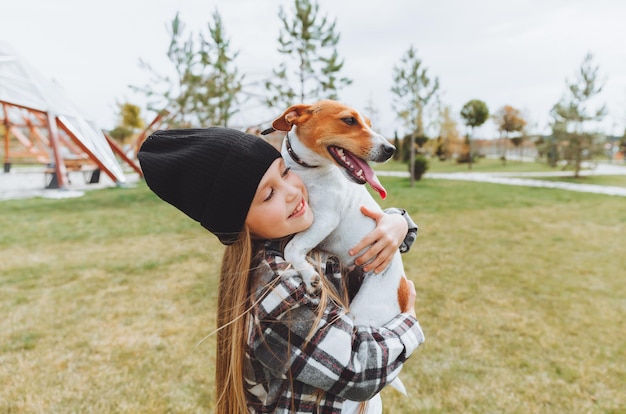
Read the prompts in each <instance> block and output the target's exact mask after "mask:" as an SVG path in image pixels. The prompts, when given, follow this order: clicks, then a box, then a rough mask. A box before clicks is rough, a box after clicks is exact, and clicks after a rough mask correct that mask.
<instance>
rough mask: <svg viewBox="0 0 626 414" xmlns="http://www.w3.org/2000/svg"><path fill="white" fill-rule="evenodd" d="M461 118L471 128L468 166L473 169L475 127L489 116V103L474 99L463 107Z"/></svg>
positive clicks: (468, 139)
mask: <svg viewBox="0 0 626 414" xmlns="http://www.w3.org/2000/svg"><path fill="white" fill-rule="evenodd" d="M461 118H463V119H464V120H465V125H466V126H468V127H470V128H471V133H468V134H467V145H468V151H469V153H468V168H469V169H470V170H471V169H472V161H473V157H474V154H472V138H473V136H474V128H476V127H479V126H481V125H482V124H484V123H485V121H486V120H487V118H489V108H487V104H486V103H484V102H483V101H481V100H479V99H472V100H471V101H469V102H467V103H466V104H465V105H463V108H462V109H461Z"/></svg>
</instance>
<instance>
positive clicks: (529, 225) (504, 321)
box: [0, 177, 626, 413]
mask: <svg viewBox="0 0 626 414" xmlns="http://www.w3.org/2000/svg"><path fill="white" fill-rule="evenodd" d="M382 181H383V184H384V185H385V187H386V188H387V190H388V192H389V194H390V196H389V197H388V199H387V200H385V202H384V205H385V206H390V205H394V206H400V207H404V208H407V209H408V210H409V212H410V214H411V216H412V217H413V218H414V220H415V221H416V222H417V223H418V224H419V225H420V235H419V237H418V239H417V241H416V243H415V245H414V247H413V249H412V251H411V252H409V253H408V254H406V255H404V259H405V266H406V272H407V275H408V276H409V277H410V278H411V279H412V280H414V281H415V283H416V286H417V289H418V299H417V313H418V318H419V319H420V322H421V324H422V327H423V329H424V332H425V334H426V343H425V344H424V345H423V346H422V347H421V348H420V349H419V350H418V351H417V352H416V354H415V355H414V356H413V357H412V358H411V359H410V360H409V361H408V362H407V364H406V366H405V368H404V370H403V371H402V379H403V381H404V383H405V385H406V386H407V388H408V390H409V393H410V398H404V397H401V396H400V395H399V394H397V393H396V392H395V391H393V390H384V392H383V402H384V405H385V407H386V408H385V412H386V413H416V412H420V413H458V412H464V413H465V412H469V413H563V412H572V413H618V412H626V408H625V407H626V395H625V394H624V384H625V383H626V330H625V329H623V327H624V324H625V323H626V299H625V298H626V283H625V282H626V272H625V271H624V235H625V234H626V208H624V202H625V200H624V199H623V198H622V197H610V196H601V195H593V194H586V193H575V192H567V191H560V190H552V189H543V188H525V187H512V186H511V187H509V186H503V185H494V184H483V183H468V182H454V181H447V180H441V181H437V180H431V179H424V180H422V181H419V182H417V183H416V186H415V188H410V187H409V183H408V180H407V179H398V178H388V177H382ZM0 228H1V229H2V230H1V231H0V314H2V315H3V318H1V319H0V384H1V385H0V413H166V412H167V413H194V412H196V413H206V412H212V408H213V402H214V396H213V384H214V381H213V375H214V358H215V338H214V337H210V338H208V339H207V340H206V341H204V342H201V341H202V339H203V338H204V337H205V336H206V335H207V334H208V333H209V332H211V331H212V330H213V329H214V328H215V317H214V315H215V306H216V295H217V292H216V287H217V279H218V276H217V275H218V270H219V262H220V259H221V253H222V246H221V245H220V244H219V243H218V242H217V241H216V240H215V238H214V237H213V236H211V235H210V234H209V233H207V232H206V231H203V230H202V228H201V227H200V226H199V225H197V224H196V223H194V222H193V221H192V220H190V219H188V218H187V217H185V216H184V215H183V214H181V213H179V212H178V211H177V210H175V209H174V208H173V207H171V206H169V205H167V204H166V203H164V202H162V201H160V200H159V199H157V198H156V196H154V195H153V194H152V193H150V192H149V191H148V190H147V188H146V187H145V185H144V184H140V185H139V186H138V187H137V188H133V189H121V188H120V189H109V190H101V191H94V192H88V193H87V194H86V195H85V196H84V197H82V198H78V199H65V200H45V199H31V200H14V201H4V202H1V203H0Z"/></svg>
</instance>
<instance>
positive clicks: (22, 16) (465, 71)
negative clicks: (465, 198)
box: [0, 0, 626, 137]
mask: <svg viewBox="0 0 626 414" xmlns="http://www.w3.org/2000/svg"><path fill="white" fill-rule="evenodd" d="M319 4H320V10H321V12H322V14H326V15H328V17H329V18H331V20H332V19H336V21H337V29H338V31H339V32H340V33H341V40H340V42H339V45H338V49H339V53H340V56H341V57H343V58H344V60H345V66H344V72H343V74H344V75H345V76H348V77H350V78H352V79H353V83H352V85H351V86H349V87H347V88H345V89H344V90H342V91H341V92H340V100H342V101H344V102H346V103H348V104H350V105H352V106H354V107H356V108H358V109H364V108H365V107H366V106H367V104H368V102H369V100H370V99H371V100H373V102H374V105H375V107H376V108H377V109H378V111H379V113H380V114H379V118H378V119H374V121H375V123H376V124H377V125H378V127H377V128H376V129H378V130H380V131H381V132H383V133H384V134H385V135H387V136H392V135H393V133H394V131H395V130H398V131H399V132H400V133H402V132H404V131H403V129H402V126H401V124H400V122H399V121H398V120H396V119H395V118H394V114H393V112H392V109H391V102H392V95H391V93H390V92H389V90H390V88H391V85H392V68H393V66H394V65H397V64H398V63H399V62H400V59H401V57H402V55H403V54H404V53H405V51H406V50H407V49H408V48H409V47H410V46H411V44H413V45H414V46H415V47H416V49H417V51H418V56H419V57H420V58H421V59H422V61H423V64H424V65H425V66H426V67H427V68H428V71H429V73H430V75H431V76H437V77H438V78H439V81H440V84H441V88H442V91H443V92H444V94H443V98H442V100H443V102H444V103H445V104H447V105H450V106H451V107H452V110H453V113H454V114H455V115H456V116H457V117H458V112H459V111H460V109H461V107H462V106H463V104H464V103H465V102H467V101H469V100H470V99H475V98H476V99H481V100H483V101H485V102H486V103H487V105H488V107H489V109H490V110H491V112H492V113H493V112H495V111H496V110H497V109H498V108H500V107H501V106H503V105H506V104H509V105H513V106H514V107H516V108H519V109H522V110H523V111H525V112H526V116H527V119H528V120H529V124H530V127H531V128H530V130H531V132H546V131H547V129H546V128H547V125H548V121H549V110H550V108H551V107H552V106H553V105H554V103H556V102H557V101H558V100H559V98H560V97H561V96H562V95H563V93H564V92H565V80H566V79H572V78H573V77H574V75H575V73H576V71H577V70H578V68H579V67H580V64H581V63H582V61H583V58H584V56H585V54H586V53H587V52H591V53H593V55H594V62H595V63H596V64H597V65H599V66H600V72H601V74H603V75H604V76H606V78H607V82H606V85H605V88H604V90H603V92H602V94H601V95H600V98H599V101H602V102H604V103H606V104H607V106H608V109H609V115H608V116H607V118H606V120H605V122H604V129H605V131H606V132H608V133H614V134H619V135H621V134H622V133H623V131H624V128H625V127H626V45H625V44H626V1H623V0H587V1H583V0H506V1H503V0H476V1H466V0H440V1H423V0H385V1H380V0H341V1H339V0H319ZM279 5H283V6H284V7H286V8H288V9H290V8H291V7H292V0H214V1H200V0H158V1H147V0H143V1H139V0H107V1H98V2H95V1H84V0H82V1H81V0H52V1H51V0H0V40H2V41H4V42H5V43H7V44H8V45H9V46H11V47H12V48H13V49H15V50H17V51H18V53H19V54H20V55H21V57H22V58H24V59H25V60H26V61H27V62H28V63H30V64H31V65H32V66H34V67H35V68H36V69H37V70H38V71H39V72H41V73H42V74H43V75H44V76H45V77H48V78H51V79H53V80H55V81H56V82H57V83H58V84H60V85H61V86H62V87H63V89H65V91H66V92H67V94H68V95H69V97H70V98H71V99H72V100H73V101H74V102H75V103H76V104H78V106H80V107H82V109H83V111H84V112H85V113H86V114H87V115H88V116H89V117H91V118H92V119H94V120H95V121H96V122H97V123H99V124H100V126H101V127H102V128H107V129H108V128H112V127H113V126H114V124H115V114H116V111H117V107H116V102H125V101H130V102H132V103H136V104H139V105H142V104H143V99H142V98H141V97H139V96H137V95H135V94H134V93H133V92H132V91H131V90H130V89H129V88H128V85H137V86H142V85H144V83H145V82H146V79H147V72H146V71H145V70H143V69H141V68H140V67H139V59H140V58H141V59H143V60H145V61H147V62H148V63H150V64H151V65H152V66H153V67H155V68H158V69H159V71H161V72H162V73H164V74H167V73H169V71H170V70H171V69H170V68H171V66H169V62H168V61H167V58H166V52H167V48H168V45H169V40H170V39H169V36H168V34H167V31H166V27H167V26H168V25H169V23H170V22H171V20H172V19H173V18H174V16H175V14H176V12H177V11H178V12H180V18H181V20H182V21H183V22H184V23H185V24H186V27H187V29H188V30H190V31H191V30H192V31H194V32H195V33H198V32H199V31H202V32H204V33H207V32H208V31H207V22H209V21H211V14H212V12H213V11H214V10H215V8H217V9H218V10H219V12H220V14H221V16H222V20H223V23H224V26H225V30H226V35H227V37H228V38H230V40H231V45H232V47H233V49H234V50H237V51H239V57H238V58H237V60H236V63H237V66H238V67H239V70H240V72H241V73H246V74H247V75H248V76H249V79H258V78H260V77H263V76H266V75H269V74H270V73H271V70H272V68H273V67H274V66H276V65H278V64H279V63H280V62H281V61H282V60H283V57H281V56H280V55H279V54H278V53H277V52H276V49H277V46H278V42H277V38H278V32H279V27H280V26H279V25H280V21H279V18H278V8H279ZM161 68H162V70H161ZM274 115H275V114H273V113H270V112H266V113H263V114H260V113H259V111H254V110H252V108H250V109H249V110H248V109H247V110H246V111H244V113H242V114H241V116H240V118H239V121H240V122H242V123H244V122H246V123H250V124H253V123H257V122H260V121H264V120H267V119H271V117H273V116H274ZM276 115H278V114H276ZM144 117H145V118H151V117H152V115H151V114H148V113H146V112H144ZM147 120H148V121H150V120H151V119H147ZM376 121H377V122H376ZM490 123H491V122H488V124H486V126H485V127H483V128H481V129H480V130H477V131H476V136H477V137H479V136H481V135H482V136H485V137H489V136H494V135H495V130H494V128H493V126H489V124H490ZM375 127H376V125H375ZM460 129H461V131H463V128H460Z"/></svg>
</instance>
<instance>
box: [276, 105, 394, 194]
mask: <svg viewBox="0 0 626 414" xmlns="http://www.w3.org/2000/svg"><path fill="white" fill-rule="evenodd" d="M272 127H273V128H274V129H276V130H278V131H290V130H291V128H292V127H295V133H296V135H297V137H298V139H299V140H300V141H301V142H302V144H304V145H305V146H306V147H307V148H309V149H310V150H311V151H314V152H315V153H317V154H318V155H320V156H322V157H323V158H325V159H326V160H328V162H331V163H334V164H336V165H337V166H338V167H339V168H340V169H341V171H342V172H343V173H344V175H345V176H346V177H348V178H349V179H350V180H352V181H354V182H356V183H358V184H365V183H366V182H367V183H369V184H370V185H371V186H372V188H373V189H374V190H376V191H377V192H378V193H379V194H380V195H381V197H382V198H383V199H384V198H385V197H386V196H387V193H386V191H385V189H384V188H383V186H382V185H381V184H380V182H379V181H378V178H376V175H375V174H374V172H373V171H372V169H371V167H370V166H369V165H368V164H367V162H368V161H373V162H385V161H387V160H389V158H391V156H392V155H393V153H394V151H395V149H396V148H395V147H394V146H393V145H391V144H390V143H389V142H388V141H387V140H386V139H385V138H384V137H383V136H381V135H380V134H378V133H376V132H374V130H373V129H372V126H371V122H370V120H369V119H367V118H366V117H365V116H363V115H361V114H360V113H359V112H358V111H356V110H355V109H353V108H350V107H348V106H346V105H344V104H341V103H339V102H337V101H330V100H324V101H319V102H316V103H314V104H311V105H307V104H297V105H293V106H291V107H289V108H287V110H285V112H284V113H283V114H282V115H281V116H280V117H279V118H277V119H276V120H275V121H274V122H273V123H272Z"/></svg>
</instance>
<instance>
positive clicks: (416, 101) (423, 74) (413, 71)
mask: <svg viewBox="0 0 626 414" xmlns="http://www.w3.org/2000/svg"><path fill="white" fill-rule="evenodd" d="M393 81H394V85H393V86H392V88H391V92H392V94H393V95H394V96H393V108H394V110H395V111H396V113H397V114H398V117H399V118H401V119H402V120H404V122H405V124H406V126H407V128H408V129H409V131H410V135H411V139H410V146H409V154H410V155H409V171H411V172H413V171H414V166H415V139H416V137H425V136H426V134H425V130H424V113H425V109H426V107H427V105H428V104H429V103H430V102H431V99H433V98H435V97H436V94H437V92H438V91H439V79H437V78H434V79H431V78H430V77H429V75H428V71H427V70H426V68H425V67H424V66H423V65H422V61H421V59H419V58H418V57H417V51H416V50H415V48H414V47H413V45H411V47H410V48H409V50H407V52H406V53H405V54H404V56H402V59H401V60H400V63H399V64H398V65H396V66H394V67H393ZM410 175H411V187H413V186H414V185H415V177H414V174H413V173H411V174H410Z"/></svg>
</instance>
